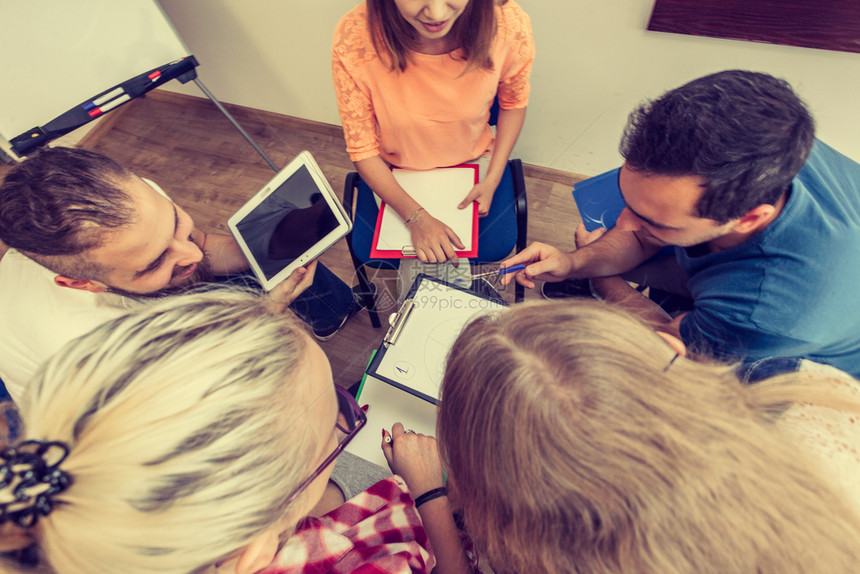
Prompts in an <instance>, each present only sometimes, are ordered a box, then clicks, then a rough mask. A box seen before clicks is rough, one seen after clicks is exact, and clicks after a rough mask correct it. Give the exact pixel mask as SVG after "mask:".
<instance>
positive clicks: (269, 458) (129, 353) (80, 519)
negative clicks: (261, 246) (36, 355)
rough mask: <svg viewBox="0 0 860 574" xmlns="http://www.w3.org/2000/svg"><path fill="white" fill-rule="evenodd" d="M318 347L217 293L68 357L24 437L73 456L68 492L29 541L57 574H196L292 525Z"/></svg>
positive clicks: (182, 303) (235, 297)
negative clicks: (307, 379)
mask: <svg viewBox="0 0 860 574" xmlns="http://www.w3.org/2000/svg"><path fill="white" fill-rule="evenodd" d="M308 344H310V343H309V340H308V338H307V336H306V335H304V334H303V329H302V327H300V326H299V325H298V324H297V322H296V321H295V320H287V319H285V318H283V317H276V316H273V315H271V314H270V313H268V312H267V311H266V309H265V307H264V305H263V303H262V302H261V301H260V298H259V297H256V296H253V295H249V294H242V293H236V292H225V291H221V290H219V291H214V292H209V293H198V294H193V295H188V296H177V297H170V298H167V299H165V300H164V301H161V302H158V303H155V304H153V305H151V306H148V307H147V308H146V309H144V310H142V311H140V312H138V313H135V314H132V315H129V316H126V317H123V318H119V319H116V320H114V321H112V322H110V323H108V324H106V325H104V326H102V327H100V328H98V329H96V330H95V331H93V332H91V333H89V334H88V335H85V336H83V337H81V338H79V339H77V340H76V341H73V342H72V343H70V344H69V345H67V346H66V347H65V348H64V349H63V350H62V351H61V352H60V353H59V354H58V355H57V356H56V357H54V358H53V359H52V360H51V361H50V362H49V363H48V364H47V365H46V366H45V367H44V368H43V369H42V370H41V371H40V372H39V373H38V374H37V376H36V377H35V379H34V380H33V382H32V384H31V387H32V388H31V390H32V393H31V394H30V395H29V396H28V398H27V400H25V401H24V403H23V404H22V405H21V414H22V418H23V420H24V423H25V425H26V432H25V433H24V434H25V436H24V438H27V439H43V440H46V441H63V442H65V443H67V444H68V445H69V447H70V453H69V455H68V458H67V459H66V460H65V462H63V463H62V466H61V468H62V470H63V471H65V472H67V473H68V474H69V475H70V476H71V477H72V481H73V483H72V485H71V487H70V488H69V489H68V490H67V491H65V492H64V493H62V494H60V495H58V496H57V498H56V506H55V508H54V510H53V511H52V512H51V513H50V514H49V515H48V516H46V517H44V518H41V519H40V520H39V522H38V524H37V528H36V529H35V531H31V532H29V534H30V535H33V536H34V537H35V538H36V540H37V542H38V545H39V546H40V548H41V551H42V553H43V555H44V556H45V558H46V559H47V562H48V563H50V565H51V567H52V569H53V571H55V572H58V573H62V574H65V573H91V572H124V573H144V572H146V573H150V572H192V571H195V570H197V569H199V568H201V567H205V566H207V565H210V564H212V563H215V562H216V561H218V560H220V559H223V558H225V557H227V556H229V555H230V554H231V553H233V552H235V551H237V550H239V549H241V548H244V547H245V546H247V544H249V543H250V541H252V540H253V539H254V538H255V537H256V536H258V535H260V534H261V533H263V532H264V531H265V530H267V529H268V528H269V527H271V526H273V525H275V524H277V523H279V522H280V521H281V520H284V519H285V517H292V518H295V519H296V520H297V519H298V518H299V517H298V516H292V514H294V513H295V509H297V508H301V507H302V505H303V504H305V503H306V501H305V500H304V498H303V497H301V496H300V497H299V498H298V499H297V500H296V501H295V502H293V503H291V504H290V505H287V504H286V497H287V495H288V494H289V493H290V492H291V491H292V489H293V488H294V487H295V486H296V485H297V484H298V483H299V482H301V480H303V479H304V478H306V477H307V475H308V474H309V473H310V472H311V471H312V470H313V469H312V466H313V462H314V458H315V457H316V451H317V450H318V449H319V437H312V436H307V434H308V433H303V432H301V429H302V428H304V427H305V425H303V424H302V423H301V415H302V413H303V411H304V410H305V409H306V407H307V405H308V404H309V403H310V401H311V400H313V398H314V397H311V396H310V393H311V391H310V390H309V389H307V388H305V386H304V385H303V384H302V380H300V379H297V378H294V377H291V375H293V374H295V373H296V371H297V370H298V369H299V368H300V367H301V365H302V364H303V363H302V361H303V359H302V356H303V354H304V352H305V350H306V349H307V345H308ZM291 513H292V514H291ZM7 526H8V525H7ZM15 533H17V534H20V533H21V532H20V530H15V531H14V532H13V531H12V530H11V529H7V531H6V532H4V534H15Z"/></svg>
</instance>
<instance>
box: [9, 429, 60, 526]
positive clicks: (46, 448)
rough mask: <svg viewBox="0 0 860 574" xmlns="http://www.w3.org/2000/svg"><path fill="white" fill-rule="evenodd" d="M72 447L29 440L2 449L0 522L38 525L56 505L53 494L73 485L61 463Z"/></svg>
mask: <svg viewBox="0 0 860 574" xmlns="http://www.w3.org/2000/svg"><path fill="white" fill-rule="evenodd" d="M68 455H69V446H68V445H67V444H66V443H64V442H59V441H43V440H27V441H24V442H22V443H20V444H18V445H17V446H15V447H8V448H5V449H3V450H0V524H4V523H6V522H12V523H14V524H17V525H18V526H20V527H22V528H30V527H32V526H35V524H36V522H38V520H39V517H40V516H47V515H48V514H50V513H51V510H53V508H54V503H55V501H54V497H55V496H56V495H57V494H60V493H61V492H63V491H65V490H66V489H67V488H69V486H70V485H71V484H72V479H71V477H70V476H69V474H68V473H66V472H65V471H63V470H60V468H59V466H60V464H61V463H62V462H63V461H64V460H66V457H67V456H68Z"/></svg>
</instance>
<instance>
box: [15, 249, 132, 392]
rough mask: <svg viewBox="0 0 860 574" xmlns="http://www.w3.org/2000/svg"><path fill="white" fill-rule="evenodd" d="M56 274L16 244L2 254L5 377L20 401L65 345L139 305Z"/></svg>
mask: <svg viewBox="0 0 860 574" xmlns="http://www.w3.org/2000/svg"><path fill="white" fill-rule="evenodd" d="M55 276H56V273H54V272H52V271H49V270H48V269H45V268H44V267H42V266H41V265H39V264H38V263H36V262H35V261H33V260H31V259H29V258H27V257H24V256H23V255H21V254H20V253H18V252H17V251H15V250H14V249H10V250H9V251H7V252H6V254H5V255H4V256H3V258H2V259H0V379H3V382H4V383H5V384H6V389H7V390H8V391H9V394H10V395H12V399H13V400H14V401H16V402H18V401H20V400H21V398H22V397H23V396H24V392H25V389H26V387H27V384H28V383H29V382H30V379H31V378H32V377H33V375H34V374H35V372H36V370H37V369H38V368H39V367H40V366H41V365H42V363H44V362H45V361H46V360H47V359H49V358H50V357H51V356H53V355H54V354H55V353H56V352H57V351H58V350H60V348H61V347H62V346H63V345H65V344H66V343H68V342H69V341H71V340H72V339H75V338H77V337H79V336H81V335H83V334H85V333H88V332H89V331H91V330H92V329H94V328H95V327H97V326H99V325H101V324H102V323H105V322H106V321H109V320H111V319H113V318H115V317H118V316H120V315H122V314H123V312H125V311H127V310H129V309H130V308H132V307H133V306H135V305H136V303H134V302H133V301H131V300H129V299H128V298H126V297H121V296H119V295H114V294H111V293H90V292H89V291H80V290H78V289H70V288H68V287H60V286H59V285H57V284H56V283H54V277H55Z"/></svg>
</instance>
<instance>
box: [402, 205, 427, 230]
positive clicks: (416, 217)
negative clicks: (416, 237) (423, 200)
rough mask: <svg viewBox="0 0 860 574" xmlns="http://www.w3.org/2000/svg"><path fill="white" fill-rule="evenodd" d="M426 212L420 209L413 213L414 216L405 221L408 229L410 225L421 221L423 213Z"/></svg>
mask: <svg viewBox="0 0 860 574" xmlns="http://www.w3.org/2000/svg"><path fill="white" fill-rule="evenodd" d="M422 211H424V208H423V207H419V208H418V209H416V210H415V211H413V212H412V215H410V216H409V219H407V220H406V221H405V224H406V227H409V224H410V223H415V222H416V221H418V220H420V219H421V212H422Z"/></svg>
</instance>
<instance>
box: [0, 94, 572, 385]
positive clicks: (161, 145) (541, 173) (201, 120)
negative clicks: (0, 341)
mask: <svg viewBox="0 0 860 574" xmlns="http://www.w3.org/2000/svg"><path fill="white" fill-rule="evenodd" d="M227 107H228V109H229V110H230V112H231V113H232V114H233V115H234V117H235V118H236V119H237V120H238V122H239V123H240V124H241V125H242V126H243V127H244V129H245V130H246V131H247V132H248V133H249V134H250V135H251V136H252V137H253V138H254V139H255V140H256V141H257V143H258V144H259V145H260V147H261V148H263V150H265V152H266V154H267V155H268V156H269V157H270V158H271V159H272V160H273V161H274V162H275V164H276V165H278V166H283V165H286V163H287V162H289V161H290V160H291V159H292V158H293V157H294V156H295V155H296V154H297V153H298V152H300V151H302V150H309V151H310V152H311V153H312V154H313V156H314V158H315V159H316V161H317V162H318V163H319V165H320V167H321V168H322V170H323V172H324V173H325V174H326V177H327V178H328V180H329V183H330V184H331V186H332V188H334V189H335V191H337V192H338V193H339V194H340V193H342V191H343V182H344V178H345V177H346V174H347V173H348V172H350V171H352V170H353V165H352V162H351V161H350V160H349V157H348V156H347V154H346V151H345V143H344V140H343V133H342V131H341V130H340V128H339V127H335V126H330V125H327V124H319V123H316V122H309V121H305V120H299V119H296V118H290V117H286V116H281V115H277V114H272V113H268V112H261V111H258V110H251V109H248V108H242V107H239V106H227ZM78 145H79V147H82V148H86V149H91V150H94V151H97V152H100V153H104V154H106V155H108V156H110V157H112V158H113V159H115V160H116V161H118V162H119V163H120V164H122V165H124V166H127V167H129V168H131V169H133V170H134V171H135V172H137V173H138V174H139V175H141V176H143V177H147V178H149V179H152V180H154V181H155V182H157V183H158V184H159V185H161V186H162V187H163V188H164V189H165V191H166V192H167V193H168V194H170V195H171V197H172V198H173V199H174V200H175V201H176V202H177V203H178V204H180V205H181V206H182V207H183V208H184V209H185V210H186V211H187V212H188V213H189V214H190V215H191V217H192V218H193V219H194V221H195V223H196V224H197V226H198V227H199V228H201V229H203V230H204V231H207V232H220V233H228V232H227V228H226V225H225V223H226V221H227V218H228V217H229V216H230V215H232V214H233V212H234V211H236V210H237V209H238V208H239V207H240V206H241V205H242V204H243V203H244V202H245V201H246V200H247V199H248V198H249V197H250V196H251V195H253V194H254V193H255V192H256V191H257V190H259V189H260V188H261V187H262V186H263V184H264V183H265V182H266V181H268V180H269V179H270V178H271V177H272V176H273V175H274V172H273V171H272V169H271V168H270V167H269V166H268V165H267V164H266V163H265V162H264V161H263V159H262V158H261V157H260V156H259V155H258V154H257V152H256V151H255V150H254V149H253V148H252V147H251V146H250V145H249V144H248V143H247V142H246V141H245V139H244V138H242V136H241V135H240V134H239V133H238V131H237V130H235V129H234V128H233V126H232V125H230V123H229V122H228V121H227V119H226V118H225V117H224V116H223V115H222V114H221V113H220V112H219V111H218V110H217V109H216V108H215V106H214V105H213V104H212V103H211V102H209V101H208V100H205V99H202V98H194V97H190V96H184V95H179V94H173V93H170V92H160V91H157V90H156V91H155V92H151V93H150V94H149V95H148V96H147V97H145V98H140V99H139V100H137V101H135V102H132V103H130V104H128V105H126V106H123V107H122V108H120V109H118V110H116V111H115V112H112V115H110V116H108V117H106V118H105V119H103V120H102V123H101V124H100V125H99V126H97V127H96V128H95V129H94V130H93V131H92V132H90V133H89V134H88V135H87V136H86V137H84V139H83V140H81V142H80V143H79V144H78ZM7 170H8V167H7V166H0V176H2V174H3V173H4V172H5V171H7ZM525 171H526V188H527V191H528V204H529V205H528V207H529V241H544V242H547V243H551V244H553V245H556V246H558V247H560V248H563V249H564V248H568V247H572V243H573V229H574V228H575V227H576V225H577V223H578V222H579V215H578V213H577V211H576V207H575V205H574V203H573V199H572V196H571V193H570V191H571V187H572V185H573V183H574V182H575V181H577V180H579V179H582V178H581V176H576V175H573V174H567V173H564V172H558V171H554V170H545V169H541V168H532V167H529V166H526V169H525ZM0 250H2V245H0ZM1 252H2V251H0V253H1ZM321 260H322V262H323V263H325V265H327V266H328V267H329V268H331V269H332V270H333V271H334V272H335V273H336V274H337V275H338V276H339V277H341V278H342V279H343V280H344V281H346V282H347V283H350V284H356V283H357V280H355V278H354V269H353V267H352V262H351V259H350V257H349V252H348V250H347V246H346V242H343V241H342V242H340V243H339V244H338V245H336V246H335V247H334V248H332V249H331V250H329V251H328V252H327V253H325V254H324V255H323V256H322V258H321ZM392 277H393V275H392ZM385 283H386V284H390V283H392V282H391V281H386V282H385ZM502 295H503V296H504V297H505V299H506V300H508V301H513V288H510V289H509V290H508V291H507V292H503V293H502ZM539 297H540V294H539V293H535V292H527V294H526V298H527V299H529V298H539ZM383 335H384V330H383V329H373V328H372V327H371V325H370V320H369V318H368V315H367V313H363V312H362V313H360V314H358V315H357V316H356V317H354V318H353V319H351V320H350V321H349V323H347V325H346V326H345V327H344V328H343V329H342V330H341V332H340V333H338V334H337V335H336V336H335V337H334V338H332V339H331V340H330V341H328V342H326V343H323V348H324V349H325V352H326V354H327V355H328V356H329V359H330V361H331V364H332V371H333V374H334V379H335V382H337V383H339V384H342V385H350V384H352V383H353V382H355V381H356V380H358V379H359V378H360V377H361V374H362V372H363V370H364V366H365V363H366V361H367V359H368V357H369V356H370V353H371V351H372V350H373V349H375V348H376V347H378V346H379V343H380V341H381V340H382V336H383Z"/></svg>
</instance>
